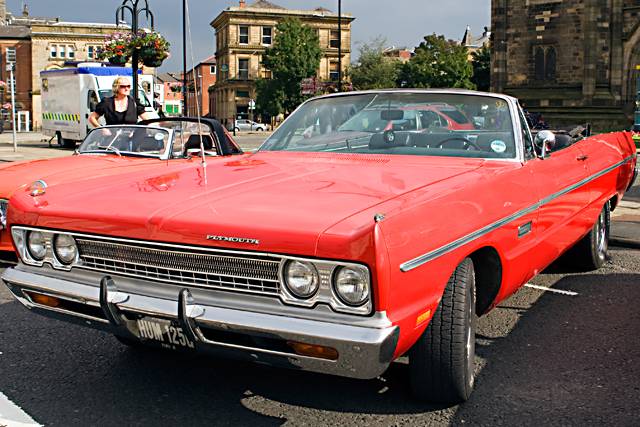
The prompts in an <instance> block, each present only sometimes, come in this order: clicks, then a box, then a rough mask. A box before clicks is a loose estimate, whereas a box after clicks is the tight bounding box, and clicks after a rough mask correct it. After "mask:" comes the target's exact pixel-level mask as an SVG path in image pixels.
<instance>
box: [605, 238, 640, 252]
mask: <svg viewBox="0 0 640 427" xmlns="http://www.w3.org/2000/svg"><path fill="white" fill-rule="evenodd" d="M609 245H610V246H615V247H618V248H631V249H640V242H637V241H635V240H629V239H623V238H620V237H611V238H609Z"/></svg>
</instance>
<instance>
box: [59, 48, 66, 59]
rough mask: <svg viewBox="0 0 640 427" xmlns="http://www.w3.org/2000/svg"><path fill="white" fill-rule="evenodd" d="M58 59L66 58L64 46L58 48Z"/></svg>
mask: <svg viewBox="0 0 640 427" xmlns="http://www.w3.org/2000/svg"><path fill="white" fill-rule="evenodd" d="M58 57H60V58H66V57H67V52H66V49H65V47H64V45H60V46H58Z"/></svg>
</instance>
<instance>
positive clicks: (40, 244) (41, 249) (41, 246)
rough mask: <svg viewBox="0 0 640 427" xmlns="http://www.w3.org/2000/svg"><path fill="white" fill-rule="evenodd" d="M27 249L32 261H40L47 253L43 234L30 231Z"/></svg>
mask: <svg viewBox="0 0 640 427" xmlns="http://www.w3.org/2000/svg"><path fill="white" fill-rule="evenodd" d="M27 249H28V250H29V255H31V257H32V258H33V259H35V260H36V261H42V260H43V259H44V256H45V254H46V253H47V246H46V243H45V240H44V234H42V233H41V232H39V231H30V232H29V237H27Z"/></svg>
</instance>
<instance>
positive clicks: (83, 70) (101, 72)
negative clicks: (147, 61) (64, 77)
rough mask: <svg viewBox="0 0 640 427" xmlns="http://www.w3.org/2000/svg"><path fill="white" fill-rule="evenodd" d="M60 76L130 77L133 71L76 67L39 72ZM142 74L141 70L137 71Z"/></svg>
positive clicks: (118, 68)
mask: <svg viewBox="0 0 640 427" xmlns="http://www.w3.org/2000/svg"><path fill="white" fill-rule="evenodd" d="M51 74H55V75H61V74H93V75H94V76H130V75H132V74H133V70H132V69H131V68H129V67H77V68H60V69H58V70H46V71H40V75H51ZM138 74H142V70H138Z"/></svg>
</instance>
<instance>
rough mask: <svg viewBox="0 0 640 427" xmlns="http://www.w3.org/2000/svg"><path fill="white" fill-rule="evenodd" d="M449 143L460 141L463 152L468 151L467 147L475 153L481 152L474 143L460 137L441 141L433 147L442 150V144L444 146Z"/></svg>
mask: <svg viewBox="0 0 640 427" xmlns="http://www.w3.org/2000/svg"><path fill="white" fill-rule="evenodd" d="M451 141H462V142H463V143H464V149H465V150H468V149H469V147H473V148H474V149H475V150H477V151H482V148H480V146H479V145H478V144H476V143H475V142H474V141H471V140H470V139H469V138H467V137H464V136H461V135H457V136H452V137H449V138H446V139H443V140H442V141H440V142H438V143H437V144H436V145H435V146H436V147H437V148H442V146H443V145H444V144H446V143H447V142H451Z"/></svg>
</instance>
